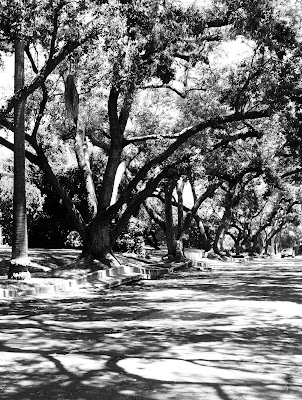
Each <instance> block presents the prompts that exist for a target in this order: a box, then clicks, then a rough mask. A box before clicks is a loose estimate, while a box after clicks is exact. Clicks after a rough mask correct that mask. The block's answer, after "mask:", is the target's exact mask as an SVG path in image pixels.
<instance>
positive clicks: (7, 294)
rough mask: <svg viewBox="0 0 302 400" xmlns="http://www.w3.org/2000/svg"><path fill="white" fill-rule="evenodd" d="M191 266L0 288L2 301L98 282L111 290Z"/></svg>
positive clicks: (97, 274)
mask: <svg viewBox="0 0 302 400" xmlns="http://www.w3.org/2000/svg"><path fill="white" fill-rule="evenodd" d="M190 266H192V261H186V262H182V263H171V264H170V266H169V267H166V268H163V267H162V266H156V265H154V266H148V267H130V266H126V265H124V266H120V267H114V268H109V269H107V270H99V271H94V272H89V273H87V274H86V275H83V276H80V277H78V278H75V279H64V278H52V279H49V282H48V278H32V279H31V280H30V281H9V282H12V283H14V284H15V285H18V286H19V287H16V288H11V289H5V288H2V287H0V299H10V298H18V297H24V296H36V295H43V294H56V293H62V292H70V291H71V290H74V289H80V288H81V287H84V286H85V285H86V284H89V283H92V282H97V283H98V284H100V285H101V287H102V288H103V289H110V288H114V287H117V286H120V285H123V284H128V283H131V282H137V281H139V280H144V279H158V278H160V277H161V276H163V275H164V274H167V273H169V272H173V271H178V270H182V269H186V268H188V267H190ZM5 281H6V282H7V281H8V280H7V279H6V280H5Z"/></svg>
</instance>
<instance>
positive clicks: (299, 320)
mask: <svg viewBox="0 0 302 400" xmlns="http://www.w3.org/2000/svg"><path fill="white" fill-rule="evenodd" d="M301 327H302V258H298V257H297V258H296V259H294V260H291V259H290V260H289V259H286V260H276V261H274V262H271V261H266V262H261V263H252V264H250V265H245V264H238V263H236V264H235V263H226V264H223V265H221V264H215V263H214V264H213V266H212V271H211V272H194V273H192V272H190V273H188V272H186V273H178V274H175V275H171V276H170V277H168V278H167V279H163V280H160V281H147V282H145V283H137V284H136V285H135V286H123V287H120V288H117V289H114V290H111V291H106V292H102V293H96V292H93V293H86V292H83V293H82V294H81V295H79V296H78V297H74V298H64V297H63V296H61V297H58V298H53V299H42V298H40V299H27V300H22V301H20V300H13V301H3V302H1V303H0V345H1V349H0V350H1V354H0V398H1V400H2V399H3V400H8V399H9V400H12V399H20V400H34V399H35V400H48V399H54V400H63V399H66V400H67V399H68V400H69V399H76V400H87V399H91V400H92V399H93V400H96V399H101V400H107V399H108V400H109V399H110V400H126V399H127V400H135V399H136V400H137V399H154V400H155V399H158V400H159V399H160V400H163V399H164V400H172V399H175V400H191V399H196V400H197V399H198V400H200V399H201V400H203V399H204V400H256V399H257V400H261V399H265V400H276V399H278V400H298V399H299V400H300V399H301V398H302V367H301V366H302V347H301V343H302V334H301Z"/></svg>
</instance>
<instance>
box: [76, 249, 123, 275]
mask: <svg viewBox="0 0 302 400" xmlns="http://www.w3.org/2000/svg"><path fill="white" fill-rule="evenodd" d="M120 266H121V263H120V262H119V260H118V259H117V258H116V257H115V256H114V255H113V254H112V253H108V254H106V256H105V257H100V258H99V259H94V258H93V257H91V256H87V255H81V256H80V257H79V258H78V259H77V261H76V267H77V268H80V267H82V268H85V269H90V270H91V271H97V270H101V269H109V268H113V267H120Z"/></svg>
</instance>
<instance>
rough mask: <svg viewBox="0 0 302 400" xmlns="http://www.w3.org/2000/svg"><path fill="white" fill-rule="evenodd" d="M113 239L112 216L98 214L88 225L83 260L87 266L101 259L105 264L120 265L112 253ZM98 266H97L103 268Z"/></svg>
mask: <svg viewBox="0 0 302 400" xmlns="http://www.w3.org/2000/svg"><path fill="white" fill-rule="evenodd" d="M112 246H113V239H112V235H111V216H107V215H106V214H98V215H97V216H96V218H95V219H94V220H93V221H92V222H91V223H90V224H89V225H88V226H87V229H86V237H85V241H84V246H83V251H82V254H81V258H80V259H81V260H84V263H85V265H86V266H87V267H89V266H92V265H93V261H94V260H97V261H100V262H101V263H102V264H104V266H107V267H113V266H117V265H120V263H119V261H118V260H117V259H116V258H115V257H114V256H113V253H112ZM101 267H102V266H98V267H97V268H101Z"/></svg>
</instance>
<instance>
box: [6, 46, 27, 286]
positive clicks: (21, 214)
mask: <svg viewBox="0 0 302 400" xmlns="http://www.w3.org/2000/svg"><path fill="white" fill-rule="evenodd" d="M23 86H24V43H23V41H22V40H19V39H17V40H16V41H15V93H16V92H18V91H19V90H20V89H22V88H23ZM24 109H25V100H21V101H20V102H18V103H17V104H16V105H15V108H14V126H15V132H14V196H13V243H12V259H11V263H10V267H9V271H8V278H9V279H20V280H24V279H28V278H30V273H29V271H28V265H29V259H28V238H27V214H26V191H25V127H24Z"/></svg>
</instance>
